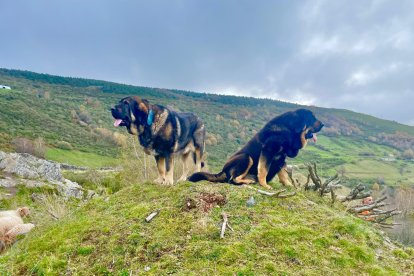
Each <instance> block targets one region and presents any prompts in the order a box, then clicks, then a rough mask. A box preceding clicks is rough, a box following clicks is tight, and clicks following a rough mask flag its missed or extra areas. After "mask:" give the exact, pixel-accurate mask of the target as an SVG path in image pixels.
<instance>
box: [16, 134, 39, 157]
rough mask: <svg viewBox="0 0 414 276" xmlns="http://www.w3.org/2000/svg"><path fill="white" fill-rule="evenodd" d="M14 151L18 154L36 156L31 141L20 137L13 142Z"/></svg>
mask: <svg viewBox="0 0 414 276" xmlns="http://www.w3.org/2000/svg"><path fill="white" fill-rule="evenodd" d="M12 144H13V147H14V150H15V151H16V152H18V153H29V154H34V145H33V142H32V141H31V140H30V139H27V138H23V137H19V138H16V139H13V141H12Z"/></svg>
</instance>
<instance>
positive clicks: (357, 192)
mask: <svg viewBox="0 0 414 276" xmlns="http://www.w3.org/2000/svg"><path fill="white" fill-rule="evenodd" d="M364 190H365V186H364V185H363V184H358V185H357V186H356V187H355V188H353V189H352V191H351V192H350V193H349V194H348V195H347V196H346V197H342V198H341V201H342V202H345V201H351V200H356V199H363V198H366V197H369V196H371V193H370V192H364V193H363V191H364Z"/></svg>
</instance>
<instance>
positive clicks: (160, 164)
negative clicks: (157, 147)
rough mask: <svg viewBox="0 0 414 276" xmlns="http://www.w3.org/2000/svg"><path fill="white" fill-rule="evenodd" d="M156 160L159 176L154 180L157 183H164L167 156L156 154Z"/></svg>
mask: <svg viewBox="0 0 414 276" xmlns="http://www.w3.org/2000/svg"><path fill="white" fill-rule="evenodd" d="M155 161H156V162H157V169H158V178H157V179H155V180H154V182H155V183H157V184H164V182H165V157H164V156H155Z"/></svg>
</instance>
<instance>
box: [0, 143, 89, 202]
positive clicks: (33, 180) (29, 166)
mask: <svg viewBox="0 0 414 276" xmlns="http://www.w3.org/2000/svg"><path fill="white" fill-rule="evenodd" d="M0 170H1V171H3V174H5V176H4V177H3V178H2V179H0V187H6V188H10V187H15V186H17V185H25V186H27V187H43V186H49V187H54V188H56V189H57V190H58V192H59V193H60V194H61V195H63V196H65V197H77V198H81V197H82V196H83V193H84V191H83V188H82V187H81V186H80V185H79V184H78V183H76V182H73V181H70V180H68V179H65V178H64V177H63V176H62V172H61V168H60V164H59V163H55V162H52V161H48V160H44V159H40V158H37V157H35V156H33V155H30V154H27V153H5V152H2V151H0ZM15 176H18V177H15Z"/></svg>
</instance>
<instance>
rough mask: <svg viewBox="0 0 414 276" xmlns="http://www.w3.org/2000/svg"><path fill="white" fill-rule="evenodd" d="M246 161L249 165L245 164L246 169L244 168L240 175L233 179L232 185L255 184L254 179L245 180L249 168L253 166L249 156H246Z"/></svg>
mask: <svg viewBox="0 0 414 276" xmlns="http://www.w3.org/2000/svg"><path fill="white" fill-rule="evenodd" d="M247 160H248V162H249V163H248V164H247V167H246V169H245V171H244V172H243V173H242V174H240V175H239V176H237V177H235V178H233V182H234V183H237V184H251V183H254V182H255V181H254V179H251V178H246V176H247V174H248V173H249V170H250V168H251V167H252V165H253V159H252V158H251V157H250V156H248V159H247Z"/></svg>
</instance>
